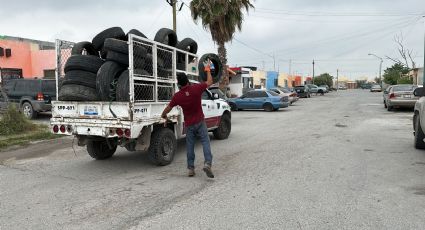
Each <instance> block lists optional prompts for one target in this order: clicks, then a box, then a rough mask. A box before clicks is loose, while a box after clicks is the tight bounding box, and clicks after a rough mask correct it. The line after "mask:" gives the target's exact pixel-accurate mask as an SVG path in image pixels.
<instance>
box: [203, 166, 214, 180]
mask: <svg viewBox="0 0 425 230" xmlns="http://www.w3.org/2000/svg"><path fill="white" fill-rule="evenodd" d="M203 170H204V172H205V174H207V177H209V178H214V174H213V172H212V171H211V165H208V164H206V165H205V166H204V168H203Z"/></svg>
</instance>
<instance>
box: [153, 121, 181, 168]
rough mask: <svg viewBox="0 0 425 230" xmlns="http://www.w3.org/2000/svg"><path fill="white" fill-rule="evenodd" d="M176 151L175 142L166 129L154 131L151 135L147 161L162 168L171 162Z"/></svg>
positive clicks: (171, 134) (171, 132)
mask: <svg viewBox="0 0 425 230" xmlns="http://www.w3.org/2000/svg"><path fill="white" fill-rule="evenodd" d="M176 149H177V140H176V137H175V135H174V133H173V131H171V130H170V129H168V128H160V129H157V130H155V131H154V132H153V133H152V135H151V143H150V146H149V159H150V160H151V161H152V163H154V164H155V165H159V166H164V165H168V164H170V163H171V162H172V161H173V158H174V154H175V153H176Z"/></svg>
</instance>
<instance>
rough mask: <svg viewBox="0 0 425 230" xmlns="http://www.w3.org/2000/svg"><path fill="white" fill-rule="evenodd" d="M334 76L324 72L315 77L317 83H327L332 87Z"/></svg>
mask: <svg viewBox="0 0 425 230" xmlns="http://www.w3.org/2000/svg"><path fill="white" fill-rule="evenodd" d="M333 78H334V77H333V76H331V75H330V74H328V73H322V74H320V75H319V76H318V77H314V84H315V85H327V86H329V88H332V85H333V80H332V79H333Z"/></svg>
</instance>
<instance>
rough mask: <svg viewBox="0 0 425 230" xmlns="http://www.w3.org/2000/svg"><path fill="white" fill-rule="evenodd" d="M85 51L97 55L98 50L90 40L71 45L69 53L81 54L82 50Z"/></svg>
mask: <svg viewBox="0 0 425 230" xmlns="http://www.w3.org/2000/svg"><path fill="white" fill-rule="evenodd" d="M84 50H85V51H86V52H87V55H93V56H96V57H99V51H97V50H96V49H95V48H94V46H93V44H91V42H87V41H84V42H78V43H75V45H74V46H73V47H72V50H71V54H72V55H82V54H83V51H84Z"/></svg>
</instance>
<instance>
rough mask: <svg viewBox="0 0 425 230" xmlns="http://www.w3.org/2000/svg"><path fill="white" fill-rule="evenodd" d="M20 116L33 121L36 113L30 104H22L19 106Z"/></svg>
mask: <svg viewBox="0 0 425 230" xmlns="http://www.w3.org/2000/svg"><path fill="white" fill-rule="evenodd" d="M21 112H22V114H23V115H24V116H25V117H26V118H28V119H34V118H36V117H37V111H35V110H34V108H33V107H32V105H31V103H29V102H24V103H23V104H22V106H21Z"/></svg>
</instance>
